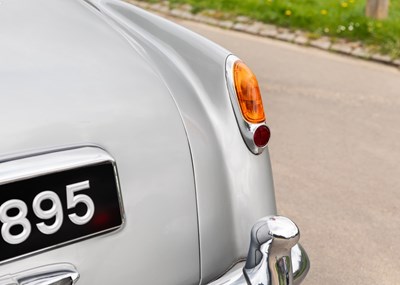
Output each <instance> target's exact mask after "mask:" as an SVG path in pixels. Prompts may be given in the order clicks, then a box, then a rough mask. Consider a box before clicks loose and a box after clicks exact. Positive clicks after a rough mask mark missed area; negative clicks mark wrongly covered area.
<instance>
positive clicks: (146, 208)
mask: <svg viewBox="0 0 400 285" xmlns="http://www.w3.org/2000/svg"><path fill="white" fill-rule="evenodd" d="M0 38H1V45H0V54H1V56H0V74H1V76H0V86H1V99H0V100H1V104H0V108H1V112H0V121H1V122H3V123H2V127H1V140H0V159H1V161H4V162H6V161H10V160H13V158H15V157H19V156H21V155H25V156H27V155H28V156H35V155H38V154H40V153H43V152H54V153H57V152H60V153H62V150H65V149H70V148H76V147H77V148H80V147H85V146H86V147H88V148H89V149H94V148H97V147H99V148H101V149H104V150H105V151H106V152H107V153H108V154H109V155H110V156H111V157H113V158H114V159H115V161H116V165H117V167H118V174H119V182H120V187H121V193H122V198H123V204H124V213H125V218H126V221H125V224H124V227H123V228H122V229H120V230H119V231H115V232H111V233H108V234H105V235H101V236H97V237H93V238H90V239H86V240H83V241H80V242H77V243H73V244H70V245H66V246H63V247H58V248H54V249H52V250H48V251H43V252H40V253H37V254H33V255H29V256H27V257H24V258H20V259H17V260H15V261H12V262H6V263H3V264H1V265H0V276H2V275H7V274H11V273H15V272H21V271H25V270H29V269H32V268H35V267H39V266H46V265H51V264H56V263H68V264H73V265H74V266H75V267H76V268H77V270H78V271H79V273H80V280H79V284H153V283H154V284H155V283H162V284H199V283H200V284H205V283H208V282H210V281H212V280H215V279H216V278H217V277H218V276H220V275H221V274H223V273H224V272H226V271H227V270H228V269H229V268H230V267H231V266H232V265H234V264H236V263H237V262H239V261H241V260H244V258H245V257H246V255H247V251H248V245H249V241H250V235H249V233H250V229H251V227H252V225H253V224H254V222H255V221H256V220H258V219H259V218H261V217H264V216H267V215H274V214H276V206H275V197H274V190H273V180H272V175H271V166H270V160H269V154H268V151H267V150H266V151H264V152H263V153H262V154H261V155H254V154H252V153H251V152H250V151H249V149H248V148H247V147H246V145H245V143H244V141H243V138H242V136H241V133H240V131H239V128H238V124H237V122H236V119H235V115H234V112H233V109H232V105H231V101H230V97H229V93H228V88H227V81H226V77H225V62H226V59H227V57H228V56H229V55H230V52H229V51H227V50H225V49H223V48H221V47H219V46H218V45H216V44H214V43H212V42H210V41H209V40H207V39H205V38H203V37H201V36H199V35H197V34H195V33H193V32H191V31H189V30H187V29H185V28H183V27H180V26H178V25H176V24H173V23H171V22H169V21H167V20H165V19H163V18H160V17H158V16H156V15H153V14H150V13H148V12H146V11H144V10H141V9H139V8H136V7H135V6H132V5H129V4H126V3H124V2H120V1H113V0H100V1H80V0H59V1H54V0H36V1H32V0H2V5H0ZM2 165H3V168H1V167H2V166H0V169H3V170H4V171H7V169H5V168H4V167H5V166H4V163H3V164H2ZM0 171H1V170H0ZM0 183H1V182H0Z"/></svg>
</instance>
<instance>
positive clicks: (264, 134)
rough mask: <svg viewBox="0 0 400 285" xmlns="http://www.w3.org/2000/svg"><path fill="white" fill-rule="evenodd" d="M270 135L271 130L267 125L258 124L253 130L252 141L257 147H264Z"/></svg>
mask: <svg viewBox="0 0 400 285" xmlns="http://www.w3.org/2000/svg"><path fill="white" fill-rule="evenodd" d="M270 137H271V132H270V130H269V128H268V127H267V126H259V127H258V128H257V129H256V131H255V132H254V137H253V140H254V143H255V144H256V146H258V147H264V146H266V145H267V143H268V141H269V138H270Z"/></svg>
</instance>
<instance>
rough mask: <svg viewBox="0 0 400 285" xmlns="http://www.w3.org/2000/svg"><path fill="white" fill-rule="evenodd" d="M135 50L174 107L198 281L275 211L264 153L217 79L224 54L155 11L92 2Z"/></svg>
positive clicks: (240, 253)
mask: <svg viewBox="0 0 400 285" xmlns="http://www.w3.org/2000/svg"><path fill="white" fill-rule="evenodd" d="M95 3H96V6H97V7H98V8H99V9H100V11H101V12H102V13H104V14H105V15H106V16H107V17H108V18H109V19H112V21H113V22H114V23H115V24H116V28H117V29H119V30H120V31H121V32H122V33H124V34H126V36H127V37H128V38H131V39H132V40H134V42H136V43H139V45H140V46H142V47H143V50H144V51H143V56H144V57H145V58H146V59H147V60H148V61H149V63H150V65H151V66H153V67H154V68H155V70H157V72H158V73H159V74H160V77H162V78H163V80H164V81H165V84H166V85H167V86H168V88H169V90H170V91H171V94H172V96H173V98H174V100H175V102H176V104H177V106H178V108H179V110H180V113H181V116H182V119H183V122H184V124H185V129H186V132H187V135H188V139H189V143H190V148H191V154H192V159H193V167H194V172H195V183H196V195H197V206H198V218H199V237H200V256H201V276H202V282H203V283H206V282H208V281H210V280H212V279H214V278H216V277H217V276H218V275H219V274H221V273H222V272H224V271H225V270H226V269H228V268H229V267H230V266H231V265H232V264H234V263H235V262H236V261H237V260H239V259H241V258H244V257H245V256H246V254H247V250H248V245H249V233H250V229H251V226H252V225H253V223H254V222H255V221H256V220H257V219H259V218H261V217H263V216H266V215H271V214H275V213H276V207H275V197H274V191H273V181H272V175H271V166H270V160H269V155H268V150H267V151H265V152H264V153H263V154H262V155H258V156H256V155H253V154H252V153H251V152H250V151H249V150H248V149H247V147H246V145H245V144H244V141H243V139H242V137H241V134H240V132H239V129H238V126H237V123H236V120H235V116H234V113H233V110H232V106H231V102H230V99H229V94H228V91H227V85H226V84H227V83H226V78H225V61H226V58H227V56H228V55H229V54H230V52H228V51H226V50H225V49H223V48H221V47H220V46H218V45H216V44H214V43H212V42H211V41H209V40H207V39H205V38H203V37H201V36H199V35H197V34H195V33H193V32H191V31H189V30H187V29H185V28H183V27H181V26H178V25H176V24H173V23H171V22H169V21H167V20H165V19H163V18H160V17H158V16H156V15H152V14H150V13H148V12H145V11H143V10H141V9H138V8H136V7H134V6H132V5H129V4H126V3H123V2H119V1H109V0H106V1H95Z"/></svg>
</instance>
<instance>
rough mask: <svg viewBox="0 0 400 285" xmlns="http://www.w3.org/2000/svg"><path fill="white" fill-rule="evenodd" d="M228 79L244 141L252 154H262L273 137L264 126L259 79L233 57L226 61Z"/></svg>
mask: <svg viewBox="0 0 400 285" xmlns="http://www.w3.org/2000/svg"><path fill="white" fill-rule="evenodd" d="M226 79H227V83H228V90H229V94H230V97H231V102H232V106H233V110H234V113H235V116H236V121H237V123H238V125H239V128H240V131H241V133H242V137H243V139H244V141H245V143H246V145H247V147H248V148H249V149H250V151H251V152H253V153H254V154H260V153H261V152H262V151H263V150H264V149H265V147H266V146H267V144H268V141H269V139H270V136H271V133H270V130H269V128H268V126H267V125H266V122H265V113H264V107H263V103H262V97H261V92H260V87H259V86H258V81H257V78H256V76H255V75H254V73H253V72H252V71H251V70H250V68H249V67H248V66H247V65H246V64H244V63H243V62H242V61H241V60H240V59H239V58H237V57H236V56H234V55H230V56H229V57H228V58H227V61H226Z"/></svg>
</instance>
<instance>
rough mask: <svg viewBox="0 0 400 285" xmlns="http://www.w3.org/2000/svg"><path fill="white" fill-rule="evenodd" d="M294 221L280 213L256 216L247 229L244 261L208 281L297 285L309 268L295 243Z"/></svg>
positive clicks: (218, 284) (230, 284)
mask: <svg viewBox="0 0 400 285" xmlns="http://www.w3.org/2000/svg"><path fill="white" fill-rule="evenodd" d="M299 238H300V232H299V229H298V227H297V226H296V224H295V223H293V222H292V221H291V220H290V219H288V218H285V217H282V216H269V217H266V218H263V219H261V220H259V221H258V222H257V223H256V224H255V225H254V226H253V228H252V230H251V241H250V248H249V253H248V256H247V261H246V264H245V266H244V268H243V269H238V270H235V271H233V272H231V273H229V274H227V275H225V276H223V277H222V278H220V279H218V280H216V281H214V282H212V283H210V285H222V284H224V285H298V284H300V283H301V282H302V281H303V279H304V278H305V276H306V275H307V272H308V270H309V268H310V261H309V259H308V256H307V254H306V252H305V251H304V249H303V248H302V247H301V246H300V245H299V244H298V241H299Z"/></svg>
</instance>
